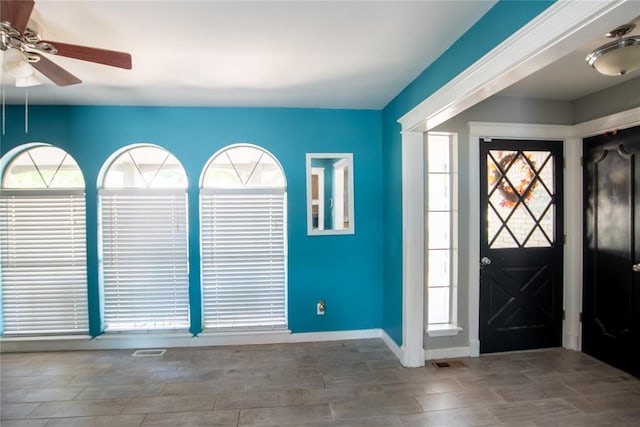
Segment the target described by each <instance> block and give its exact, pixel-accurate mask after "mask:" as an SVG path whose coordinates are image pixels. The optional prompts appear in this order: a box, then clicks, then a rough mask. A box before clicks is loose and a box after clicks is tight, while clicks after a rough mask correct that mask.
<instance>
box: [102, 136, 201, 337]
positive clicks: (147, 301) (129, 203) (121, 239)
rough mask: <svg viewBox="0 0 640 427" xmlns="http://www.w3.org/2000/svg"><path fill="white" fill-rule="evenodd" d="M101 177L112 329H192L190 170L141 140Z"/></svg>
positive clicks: (107, 317)
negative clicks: (188, 207) (190, 294)
mask: <svg viewBox="0 0 640 427" xmlns="http://www.w3.org/2000/svg"><path fill="white" fill-rule="evenodd" d="M100 181H101V182H100V185H99V187H100V188H99V203H100V219H99V225H100V249H101V259H100V273H101V274H100V278H101V286H102V295H103V306H104V307H103V318H104V328H105V331H107V332H108V331H133V330H154V329H186V328H188V327H189V264H188V250H187V248H188V246H187V240H188V239H187V235H188V234H187V192H186V189H187V175H186V173H185V171H184V168H183V167H182V165H181V164H180V162H179V161H178V160H177V159H176V158H175V157H174V156H173V155H172V154H171V153H169V152H168V151H167V150H165V149H164V148H161V147H157V146H154V145H136V146H133V147H128V148H126V149H125V150H124V151H121V152H119V153H116V154H115V155H114V156H112V158H111V159H110V161H107V163H106V164H105V166H104V167H103V170H102V173H101V178H100Z"/></svg>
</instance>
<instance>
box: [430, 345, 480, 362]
mask: <svg viewBox="0 0 640 427" xmlns="http://www.w3.org/2000/svg"><path fill="white" fill-rule="evenodd" d="M470 355H471V354H470V352H469V347H451V348H436V349H433V350H427V351H425V359H426V360H435V359H454V358H457V357H469V356H470Z"/></svg>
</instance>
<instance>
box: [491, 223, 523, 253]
mask: <svg viewBox="0 0 640 427" xmlns="http://www.w3.org/2000/svg"><path fill="white" fill-rule="evenodd" d="M490 247H491V248H492V249H506V248H517V247H519V245H518V243H517V242H516V241H515V240H514V239H513V236H511V234H510V233H509V231H507V229H506V228H503V229H502V230H501V231H500V232H499V233H498V235H497V236H496V238H495V240H493V241H492V242H491V246H490Z"/></svg>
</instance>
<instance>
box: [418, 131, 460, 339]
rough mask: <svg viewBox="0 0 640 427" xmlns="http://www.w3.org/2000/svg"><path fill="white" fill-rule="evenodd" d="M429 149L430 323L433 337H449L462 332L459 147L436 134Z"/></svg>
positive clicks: (452, 138)
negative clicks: (459, 313)
mask: <svg viewBox="0 0 640 427" xmlns="http://www.w3.org/2000/svg"><path fill="white" fill-rule="evenodd" d="M426 145H427V146H426V150H425V151H426V163H425V164H426V168H425V169H426V189H427V197H426V208H425V213H426V215H425V216H426V218H425V222H426V224H425V230H426V239H425V242H426V263H425V265H426V272H425V278H426V299H427V303H426V307H427V314H426V323H427V331H428V332H429V334H430V335H431V334H433V335H448V334H451V333H457V331H458V330H459V328H458V327H457V326H456V324H457V276H458V275H457V262H458V260H457V257H458V250H457V234H458V233H457V225H458V212H457V211H458V209H457V187H458V185H457V163H456V157H457V156H456V152H457V149H456V148H457V147H456V140H455V136H454V135H451V134H445V133H433V132H430V133H428V135H427V144H426ZM445 331H447V332H445ZM450 331H452V332H451V333H449V332H450Z"/></svg>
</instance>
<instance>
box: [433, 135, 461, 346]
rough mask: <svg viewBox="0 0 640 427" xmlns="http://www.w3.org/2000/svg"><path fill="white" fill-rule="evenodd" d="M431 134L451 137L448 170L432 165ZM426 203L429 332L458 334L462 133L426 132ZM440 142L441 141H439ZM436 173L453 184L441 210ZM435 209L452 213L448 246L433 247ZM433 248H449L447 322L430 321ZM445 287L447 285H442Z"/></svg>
mask: <svg viewBox="0 0 640 427" xmlns="http://www.w3.org/2000/svg"><path fill="white" fill-rule="evenodd" d="M431 137H439V138H441V137H445V138H447V139H448V145H449V147H448V148H449V150H448V151H449V158H448V162H449V163H448V165H447V166H448V172H434V171H431V170H430V169H429V161H428V144H429V140H430V138H431ZM424 143H425V149H424V171H425V179H424V191H425V195H424V203H425V208H424V209H425V211H424V212H425V216H424V221H425V223H424V229H425V238H424V245H425V251H424V266H425V272H424V281H425V291H424V296H425V302H424V307H425V316H424V320H425V325H424V328H425V332H426V333H427V335H429V336H430V337H442V336H455V335H458V334H459V333H460V332H461V331H462V328H461V327H460V326H459V322H458V265H459V262H458V137H457V134H455V133H450V132H425V134H424ZM436 143H437V142H436ZM432 174H434V175H435V174H438V175H446V176H447V182H448V184H449V194H448V197H449V209H448V210H438V209H430V207H429V196H428V190H429V177H430V175H432ZM431 212H447V213H448V214H449V244H448V247H447V248H430V247H429V239H428V235H429V227H428V220H429V219H428V216H429V213H431ZM431 250H446V251H447V253H448V257H449V285H448V286H447V287H446V288H447V289H448V294H449V295H448V298H449V306H448V316H447V317H448V319H447V321H446V322H433V323H430V322H429V320H430V319H429V283H428V282H429V274H428V271H429V263H428V259H429V251H431ZM441 288H444V286H441Z"/></svg>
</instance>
